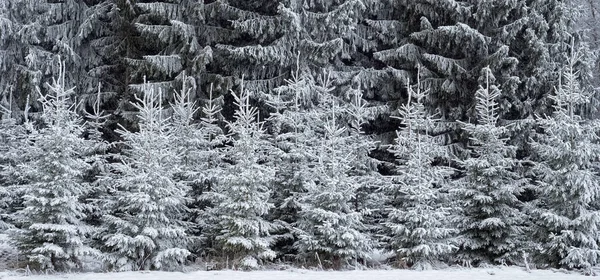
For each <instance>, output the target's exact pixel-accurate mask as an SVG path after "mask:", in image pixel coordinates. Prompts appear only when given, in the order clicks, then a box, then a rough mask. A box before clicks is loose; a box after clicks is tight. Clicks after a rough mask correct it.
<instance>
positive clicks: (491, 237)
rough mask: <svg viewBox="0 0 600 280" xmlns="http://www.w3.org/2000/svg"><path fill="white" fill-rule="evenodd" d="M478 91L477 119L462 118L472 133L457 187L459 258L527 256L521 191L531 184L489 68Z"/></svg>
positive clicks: (478, 259) (507, 260)
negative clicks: (503, 118) (517, 157)
mask: <svg viewBox="0 0 600 280" xmlns="http://www.w3.org/2000/svg"><path fill="white" fill-rule="evenodd" d="M481 80H482V84H483V86H480V88H479V90H478V91H477V93H476V94H475V98H476V99H477V105H476V108H475V110H476V111H477V119H476V120H475V122H474V123H462V122H461V123H460V124H461V126H462V129H463V130H464V131H465V132H467V133H468V135H469V139H470V141H469V145H468V147H467V150H468V151H470V154H469V157H468V158H467V159H465V160H461V161H460V162H459V165H460V166H461V168H462V169H463V170H464V177H462V178H461V179H459V180H458V181H457V182H456V187H455V188H453V189H452V191H453V193H454V194H455V198H456V203H458V205H457V206H458V210H457V211H458V213H457V215H456V216H455V217H454V222H453V224H455V225H457V227H458V230H459V231H460V233H459V238H458V244H457V245H458V246H459V251H458V253H457V255H456V256H455V258H456V260H457V261H459V262H461V263H464V264H469V265H470V264H482V263H488V264H492V263H515V262H519V261H521V255H520V253H521V252H519V250H521V249H522V245H523V242H522V241H523V235H524V234H525V231H524V229H523V226H524V224H525V222H526V217H525V216H524V215H525V214H524V213H523V212H521V210H520V209H521V206H522V205H521V202H520V201H519V199H518V198H517V196H518V195H519V194H520V193H521V192H522V190H523V187H524V186H525V184H526V183H527V182H526V180H525V179H522V178H521V177H520V176H519V174H518V173H517V172H515V168H516V165H517V164H518V162H517V161H516V160H515V153H516V147H515V146H512V145H510V144H508V143H507V141H508V138H507V133H508V129H507V128H506V126H503V125H502V124H499V117H498V110H499V108H498V103H497V99H498V98H499V96H500V94H501V92H500V89H499V88H498V87H497V86H495V85H494V81H495V78H494V76H493V75H492V73H491V71H490V69H489V68H483V71H482V79H481Z"/></svg>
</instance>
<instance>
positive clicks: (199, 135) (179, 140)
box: [169, 78, 226, 253]
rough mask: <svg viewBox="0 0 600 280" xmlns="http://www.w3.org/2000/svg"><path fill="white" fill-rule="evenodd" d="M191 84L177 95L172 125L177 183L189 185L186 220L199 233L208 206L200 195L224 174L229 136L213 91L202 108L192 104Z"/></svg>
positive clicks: (170, 124)
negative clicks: (221, 170) (197, 118)
mask: <svg viewBox="0 0 600 280" xmlns="http://www.w3.org/2000/svg"><path fill="white" fill-rule="evenodd" d="M184 80H186V79H185V78H184ZM188 82H189V80H188ZM188 82H185V83H184V84H183V87H182V89H181V90H180V91H178V92H175V101H174V102H173V103H172V104H171V109H172V110H173V115H172V117H171V119H170V122H169V126H170V127H171V128H170V129H171V130H172V133H173V147H174V148H175V149H176V152H177V155H178V159H177V164H178V166H179V167H178V172H177V173H176V174H175V180H178V181H181V182H183V183H184V184H186V185H187V186H188V193H187V195H186V197H187V198H188V200H187V203H188V207H189V208H190V212H189V213H188V214H189V216H188V217H187V218H186V220H189V221H191V222H193V223H195V224H196V225H194V226H193V229H191V230H192V231H193V232H194V233H198V232H199V231H200V230H201V224H203V223H204V222H203V221H202V219H201V217H200V213H199V211H200V210H202V208H203V207H205V206H206V205H205V204H206V202H204V201H203V200H202V198H201V196H202V194H203V193H204V192H206V191H207V190H210V188H211V187H212V186H213V185H214V183H215V182H216V181H217V179H218V176H219V175H220V174H221V173H219V172H218V171H219V169H218V168H219V167H220V166H221V163H222V158H223V154H222V153H221V152H222V151H221V149H219V146H222V145H223V144H224V142H225V141H226V136H225V135H224V133H223V130H222V129H221V128H220V127H219V125H218V121H219V119H220V111H221V106H220V105H219V103H220V102H219V100H218V99H217V100H215V99H213V97H212V92H211V93H209V99H208V100H207V101H206V103H205V104H204V106H202V108H199V107H198V106H197V102H194V101H192V98H191V96H190V95H191V90H192V89H191V88H189V87H188V86H187V84H188ZM198 110H201V111H202V113H201V114H202V116H203V117H202V118H201V119H200V121H199V122H196V121H195V120H194V116H195V115H196V112H197V111H198ZM201 243H202V242H199V243H198V242H194V243H193V244H194V245H193V246H194V247H195V248H194V249H195V251H196V252H198V253H199V252H203V251H208V249H210V248H205V247H203V246H202V245H201Z"/></svg>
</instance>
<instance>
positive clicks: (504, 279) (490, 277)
mask: <svg viewBox="0 0 600 280" xmlns="http://www.w3.org/2000/svg"><path fill="white" fill-rule="evenodd" d="M0 279H2V280H64V279H67V280H167V279H177V280H197V279H202V280H230V279H240V280H307V279H310V280H365V279H370V280H399V279H411V280H438V279H443V280H465V279H477V280H515V279H519V280H584V279H585V280H589V279H590V277H588V276H584V275H581V274H578V273H565V272H562V271H551V270H533V271H532V272H531V273H528V272H526V271H525V270H524V269H523V268H520V267H493V268H474V269H458V268H451V269H444V270H429V271H414V270H354V271H311V270H301V269H290V270H286V271H249V272H244V271H194V272H188V273H182V272H160V271H152V272H149V271H148V272H146V271H142V272H120V273H84V274H58V275H33V276H23V275H18V274H16V273H14V272H4V273H0Z"/></svg>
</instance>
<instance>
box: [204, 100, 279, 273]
mask: <svg viewBox="0 0 600 280" xmlns="http://www.w3.org/2000/svg"><path fill="white" fill-rule="evenodd" d="M232 95H233V98H234V100H235V101H234V103H235V105H236V106H237V109H236V111H235V121H233V122H230V123H228V127H229V130H230V131H231V133H232V137H233V138H232V140H231V142H232V143H231V145H232V146H230V147H227V148H226V149H224V150H223V153H224V160H225V162H226V163H227V165H226V166H224V167H223V169H222V171H221V173H220V174H219V178H218V181H217V183H216V184H215V186H213V188H212V189H211V190H210V191H207V192H206V193H204V194H203V196H202V197H203V198H204V199H205V200H206V201H208V202H210V203H211V204H212V205H211V206H210V207H208V208H207V209H205V210H204V211H203V213H202V219H203V223H204V229H203V230H204V236H205V238H207V239H209V240H210V241H212V242H213V248H215V249H216V250H217V251H219V252H222V253H223V256H224V257H225V258H227V260H229V261H231V263H232V265H234V266H239V267H242V268H245V269H251V268H257V267H258V266H259V264H260V262H262V261H264V260H271V259H273V258H274V257H275V252H274V251H273V250H271V244H272V243H273V238H272V237H271V232H273V231H274V230H275V229H276V226H275V224H273V223H271V222H269V221H267V220H266V215H267V214H268V213H269V211H270V210H271V209H272V208H273V204H272V203H271V202H270V196H271V187H272V184H273V180H274V177H275V169H274V168H273V167H272V166H270V165H269V164H268V161H269V160H270V159H269V158H268V157H269V154H270V151H271V150H272V149H271V148H270V143H269V142H268V141H267V139H266V134H265V130H264V128H263V122H261V121H259V120H258V110H257V109H256V108H254V107H252V106H251V105H250V95H249V93H248V92H247V91H244V89H243V88H242V89H241V92H240V94H239V95H238V94H235V93H234V92H232Z"/></svg>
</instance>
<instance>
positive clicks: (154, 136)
mask: <svg viewBox="0 0 600 280" xmlns="http://www.w3.org/2000/svg"><path fill="white" fill-rule="evenodd" d="M160 95H161V93H160V91H159V92H158V93H156V92H154V91H153V90H148V91H146V93H145V94H144V96H143V97H142V98H138V103H136V104H134V106H135V107H136V108H137V109H138V112H139V113H138V117H139V131H137V132H132V131H129V130H126V129H124V128H121V129H120V130H119V131H118V132H119V134H120V135H121V136H122V137H123V144H124V145H125V149H124V151H123V152H122V155H120V156H119V158H120V160H119V161H118V162H115V163H113V164H111V168H112V172H111V173H110V174H107V175H106V177H105V178H103V180H107V181H108V182H110V183H111V184H105V185H108V186H109V187H110V189H108V190H107V193H108V194H109V195H108V196H106V197H104V198H103V201H102V206H103V207H104V211H106V212H107V214H105V215H104V217H103V218H102V220H103V227H104V229H103V232H102V233H101V234H102V236H101V239H102V240H103V241H104V246H103V247H102V250H103V251H104V261H105V263H106V265H107V266H108V268H109V269H113V270H147V269H160V270H171V269H175V268H177V267H178V266H179V265H181V264H182V263H184V262H185V260H186V258H187V256H188V255H189V254H190V252H189V251H188V250H187V246H188V239H189V237H188V234H187V232H186V231H187V225H186V224H185V223H184V222H183V221H182V219H183V218H184V217H185V215H186V214H187V213H186V212H187V207H186V198H185V195H186V193H187V191H188V187H187V186H186V185H185V184H184V183H183V182H179V181H176V180H174V178H175V174H176V173H177V172H178V169H177V168H178V163H179V162H178V161H179V154H178V153H177V150H176V149H175V147H174V139H173V133H172V131H170V130H169V126H168V124H167V122H168V118H166V117H164V110H163V108H162V103H161V102H160V101H159V100H160V99H161V96H160Z"/></svg>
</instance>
